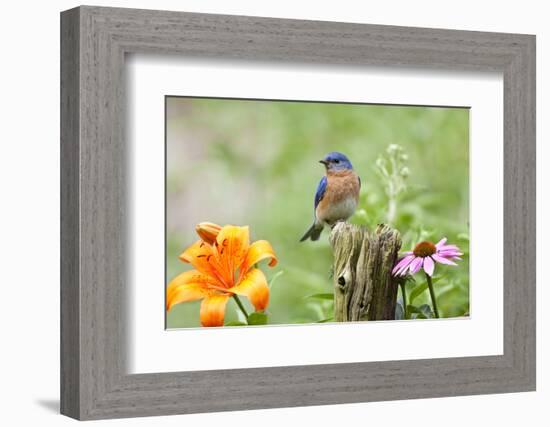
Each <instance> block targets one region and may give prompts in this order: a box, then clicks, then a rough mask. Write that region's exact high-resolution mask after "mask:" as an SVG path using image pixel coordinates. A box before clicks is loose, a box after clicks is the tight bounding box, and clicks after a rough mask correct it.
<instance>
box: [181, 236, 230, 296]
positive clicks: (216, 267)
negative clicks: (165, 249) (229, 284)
mask: <svg viewBox="0 0 550 427" xmlns="http://www.w3.org/2000/svg"><path fill="white" fill-rule="evenodd" d="M179 259H180V260H181V261H183V262H187V263H189V264H191V265H192V266H193V267H195V268H196V269H197V270H198V271H199V272H201V273H202V274H206V275H207V276H210V277H211V278H212V281H215V282H217V284H218V285H219V286H222V287H226V285H225V279H224V278H223V277H222V274H221V271H220V270H221V269H222V268H221V265H220V262H219V260H218V254H217V252H216V251H215V250H214V249H213V248H212V246H210V245H208V244H207V243H205V242H203V241H202V240H197V241H196V242H195V243H193V244H192V245H191V246H189V247H188V248H187V249H186V250H185V251H184V252H183V253H182V254H181V255H180V256H179Z"/></svg>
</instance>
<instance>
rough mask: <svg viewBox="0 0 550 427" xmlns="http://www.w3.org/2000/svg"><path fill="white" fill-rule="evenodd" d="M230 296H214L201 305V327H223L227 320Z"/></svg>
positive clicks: (204, 300)
mask: <svg viewBox="0 0 550 427" xmlns="http://www.w3.org/2000/svg"><path fill="white" fill-rule="evenodd" d="M228 299H229V295H223V294H214V295H211V296H209V297H207V298H205V299H203V300H202V303H201V313H200V316H201V325H202V326H223V321H224V319H225V306H226V305H227V300H228Z"/></svg>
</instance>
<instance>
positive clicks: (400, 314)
mask: <svg viewBox="0 0 550 427" xmlns="http://www.w3.org/2000/svg"><path fill="white" fill-rule="evenodd" d="M404 318H405V312H404V311H403V306H402V305H401V304H399V303H397V305H396V306H395V320H403V319H404Z"/></svg>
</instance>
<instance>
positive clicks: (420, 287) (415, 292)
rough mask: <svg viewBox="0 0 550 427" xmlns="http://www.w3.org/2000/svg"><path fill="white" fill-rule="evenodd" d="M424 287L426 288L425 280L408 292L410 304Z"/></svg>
mask: <svg viewBox="0 0 550 427" xmlns="http://www.w3.org/2000/svg"><path fill="white" fill-rule="evenodd" d="M426 289H428V283H426V282H424V283H421V284H420V285H418V286H416V287H415V288H414V289H413V290H412V291H411V293H410V294H409V302H410V303H411V304H412V303H413V302H414V300H415V299H416V298H418V297H419V296H420V295H421V294H422V293H423V292H424V291H425V290H426Z"/></svg>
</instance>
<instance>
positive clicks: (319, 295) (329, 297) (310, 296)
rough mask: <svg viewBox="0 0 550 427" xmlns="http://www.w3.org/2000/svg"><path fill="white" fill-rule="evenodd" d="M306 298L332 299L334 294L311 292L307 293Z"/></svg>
mask: <svg viewBox="0 0 550 427" xmlns="http://www.w3.org/2000/svg"><path fill="white" fill-rule="evenodd" d="M306 298H313V299H324V300H330V301H333V300H334V294H328V293H327V294H313V295H308V296H307V297H306Z"/></svg>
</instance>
